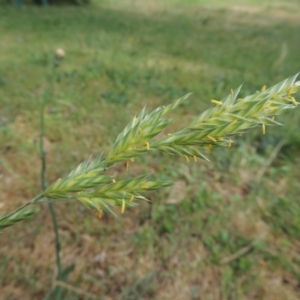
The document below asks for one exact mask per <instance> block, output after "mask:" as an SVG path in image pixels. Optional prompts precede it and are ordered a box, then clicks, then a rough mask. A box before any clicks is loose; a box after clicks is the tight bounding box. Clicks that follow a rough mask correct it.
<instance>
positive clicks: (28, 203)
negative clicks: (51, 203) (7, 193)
mask: <svg viewBox="0 0 300 300" xmlns="http://www.w3.org/2000/svg"><path fill="white" fill-rule="evenodd" d="M43 198H44V193H41V194H39V195H37V196H36V197H34V198H33V199H31V200H29V201H28V202H26V203H25V204H23V205H21V206H19V207H18V208H17V209H15V210H14V211H13V212H11V213H10V214H8V215H5V216H3V218H1V220H3V219H7V218H9V217H11V216H12V215H14V214H15V213H17V212H18V211H20V210H22V209H23V208H25V207H26V206H29V205H31V204H36V203H39V200H40V199H43Z"/></svg>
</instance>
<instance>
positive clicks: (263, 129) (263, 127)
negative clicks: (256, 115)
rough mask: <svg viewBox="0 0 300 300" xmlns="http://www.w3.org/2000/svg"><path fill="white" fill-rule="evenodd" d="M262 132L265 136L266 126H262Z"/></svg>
mask: <svg viewBox="0 0 300 300" xmlns="http://www.w3.org/2000/svg"><path fill="white" fill-rule="evenodd" d="M262 132H263V134H266V125H265V124H262Z"/></svg>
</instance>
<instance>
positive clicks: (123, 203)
mask: <svg viewBox="0 0 300 300" xmlns="http://www.w3.org/2000/svg"><path fill="white" fill-rule="evenodd" d="M124 211H125V200H124V199H122V208H121V213H122V214H124Z"/></svg>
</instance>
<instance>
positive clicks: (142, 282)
mask: <svg viewBox="0 0 300 300" xmlns="http://www.w3.org/2000/svg"><path fill="white" fill-rule="evenodd" d="M224 3H225V1H220V0H214V1H204V0H189V1H179V0H173V1H171V0H164V1H158V0H147V1H133V0H118V1H100V0H98V1H94V2H93V4H91V5H90V6H84V7H56V6H53V7H46V8H43V7H34V6H23V7H21V8H16V7H13V6H3V7H1V9H0V37H1V39H0V108H1V109H0V152H1V155H0V173H1V174H2V177H1V179H0V190H1V198H0V211H10V210H13V209H14V208H16V207H17V206H18V205H20V204H22V203H24V202H26V201H27V200H29V199H31V198H32V197H34V196H35V195H37V194H38V193H39V192H40V191H41V183H40V169H41V162H40V154H39V143H38V141H39V130H40V129H39V125H40V107H41V99H43V97H45V95H46V94H47V90H48V87H49V82H48V78H49V73H50V72H51V71H50V65H51V62H52V60H53V55H54V52H55V49H56V48H63V49H64V51H65V53H66V56H65V59H64V61H63V63H62V64H61V65H60V66H59V67H58V68H57V70H56V80H55V82H54V86H53V95H52V96H51V97H50V99H49V101H48V104H47V108H46V116H45V122H46V133H45V138H44V144H45V148H46V151H47V171H46V177H47V181H48V183H51V182H53V181H55V180H56V179H58V178H61V177H63V176H65V175H66V174H68V172H69V171H70V170H72V168H74V167H76V166H77V165H78V164H79V163H80V162H81V161H83V160H84V159H86V158H87V157H88V156H89V155H90V154H98V153H100V152H102V151H105V150H107V149H108V148H109V147H110V146H111V145H112V143H113V141H114V140H115V138H116V137H117V135H118V133H119V132H120V131H121V130H122V129H123V128H124V126H125V125H126V124H127V123H128V122H129V121H130V120H131V118H132V117H133V116H134V115H135V114H136V113H137V112H138V111H139V110H141V109H142V108H143V107H144V106H146V107H147V109H148V110H150V109H153V108H155V107H157V106H160V105H166V104H168V103H170V102H172V101H173V100H175V99H178V98H180V97H182V96H184V95H185V94H187V93H189V92H193V94H192V96H191V97H190V99H189V100H188V101H186V102H185V103H184V104H183V105H181V106H180V107H178V108H177V109H176V110H174V111H173V112H172V114H171V116H172V119H173V122H172V123H171V125H170V126H169V127H168V131H167V132H165V134H167V133H169V132H173V131H174V130H175V129H178V128H181V127H183V126H184V125H186V124H188V122H189V121H190V120H191V119H192V118H193V117H195V116H197V115H199V114H200V113H201V112H202V111H204V110H205V109H207V108H209V107H210V106H211V103H210V99H222V98H223V97H225V96H226V95H228V94H229V93H230V90H231V89H236V88H237V87H238V86H240V85H241V84H243V87H242V90H241V97H244V96H246V95H248V94H252V93H255V91H257V90H260V89H261V88H262V86H263V85H267V86H270V85H273V84H275V83H277V82H279V81H281V80H283V79H285V78H287V77H288V76H291V75H294V74H296V73H297V72H299V71H300V50H299V49H300V36H299V30H300V19H299V13H300V3H299V1H293V0H289V1H275V0H273V1H271V0H263V1H250V0H247V1H243V3H242V4H241V3H238V1H228V2H227V5H225V4H224ZM296 96H297V97H296V98H297V99H298V101H299V96H300V95H299V93H298V95H296ZM278 121H279V122H281V123H283V124H284V125H285V126H278V127H267V132H266V135H262V130H261V128H257V129H254V130H252V131H251V132H249V133H247V134H245V135H243V136H241V137H238V138H236V139H235V142H234V144H233V146H232V147H231V148H230V149H221V150H212V151H211V152H210V153H206V154H207V155H208V156H209V158H210V160H211V162H205V161H198V162H197V163H195V162H189V163H187V162H186V160H185V159H183V158H178V157H175V156H172V157H170V156H167V155H162V154H159V153H154V154H153V155H147V156H143V157H142V158H139V159H137V160H136V161H135V162H134V163H132V164H131V165H130V168H129V171H128V172H127V171H126V167H125V166H124V165H123V164H117V165H115V166H113V167H112V168H111V169H110V170H109V172H110V173H111V174H114V175H119V176H122V177H123V178H127V177H129V176H138V175H141V174H151V176H152V177H153V178H156V179H159V180H172V181H174V183H175V184H174V186H173V187H172V188H166V189H163V190H160V191H153V192H149V193H148V194H147V195H146V196H147V197H148V198H149V199H150V200H151V201H150V202H149V203H141V205H140V206H139V207H137V208H134V209H133V208H132V209H129V208H127V209H126V211H125V214H124V215H121V216H120V218H115V217H114V216H112V215H107V214H106V215H104V217H103V218H101V219H98V218H97V217H96V216H95V215H94V214H93V212H91V211H90V210H87V209H85V208H84V207H83V206H82V205H81V204H80V203H78V202H76V201H70V202H63V203H57V204H56V205H55V208H56V212H57V219H58V224H59V233H60V238H61V243H62V251H61V257H62V262H63V265H64V267H67V266H71V265H74V270H73V271H72V272H70V274H69V276H68V279H67V281H66V282H63V283H61V282H55V275H56V272H57V271H56V265H55V245H54V234H53V229H52V222H51V217H50V213H49V209H48V206H47V205H42V206H41V207H40V212H39V213H38V214H37V215H36V216H35V217H34V218H32V219H30V220H27V221H24V222H21V223H19V224H17V225H15V226H13V227H9V228H7V229H4V230H3V231H2V233H1V235H0V240H1V247H0V290H1V296H0V298H1V299H7V300H13V299H22V300H23V299H25V300H26V299H28V300H32V299H44V298H45V297H47V295H48V296H49V293H50V291H51V287H54V286H55V285H59V286H61V287H62V292H63V299H69V300H77V299H105V300H109V299H111V300H115V299H119V300H121V299H122V300H139V299H145V300H146V299H149V300H150V299H157V300H164V299H172V300H185V299H187V300H188V299H190V300H194V299H195V300H196V299H201V300H202V299H203V300H210V299H211V300H219V299H220V300H225V299H228V300H229V299H270V300H281V299H288V300H292V299H299V295H300V256H299V247H300V198H299V195H300V185H299V179H300V159H299V154H300V151H299V149H300V147H299V146H300V130H299V128H300V110H299V108H298V109H295V110H293V111H287V112H286V113H284V114H283V115H281V116H280V117H279V118H278ZM48 299H53V298H51V295H50V296H49V297H48Z"/></svg>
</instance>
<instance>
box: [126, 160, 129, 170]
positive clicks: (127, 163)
mask: <svg viewBox="0 0 300 300" xmlns="http://www.w3.org/2000/svg"><path fill="white" fill-rule="evenodd" d="M125 168H126V170H127V171H128V169H129V161H128V160H126V162H125Z"/></svg>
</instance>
